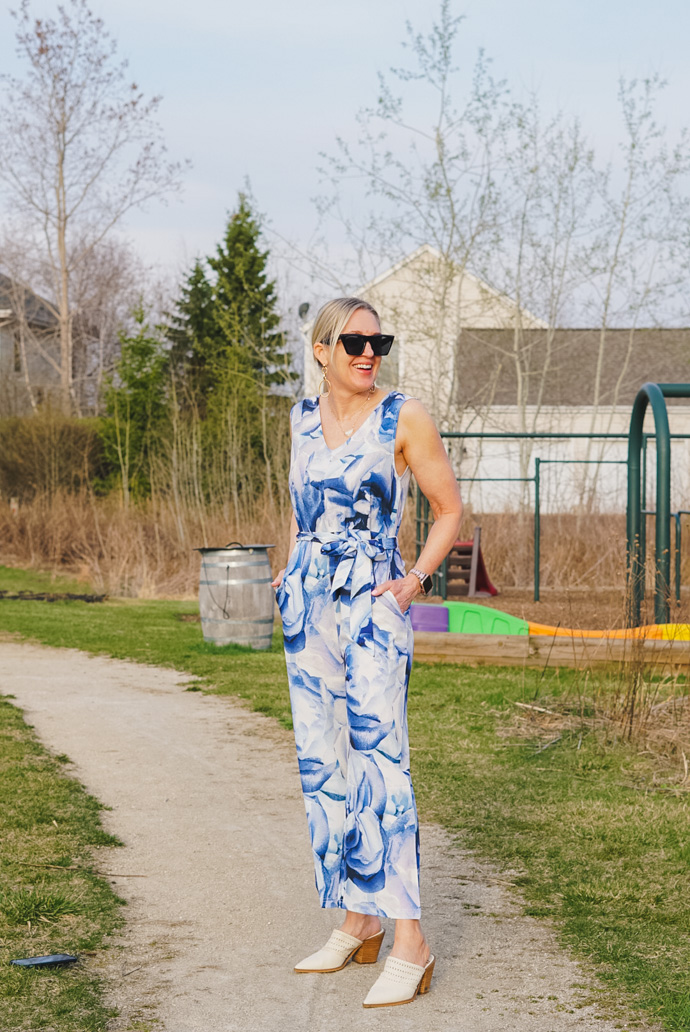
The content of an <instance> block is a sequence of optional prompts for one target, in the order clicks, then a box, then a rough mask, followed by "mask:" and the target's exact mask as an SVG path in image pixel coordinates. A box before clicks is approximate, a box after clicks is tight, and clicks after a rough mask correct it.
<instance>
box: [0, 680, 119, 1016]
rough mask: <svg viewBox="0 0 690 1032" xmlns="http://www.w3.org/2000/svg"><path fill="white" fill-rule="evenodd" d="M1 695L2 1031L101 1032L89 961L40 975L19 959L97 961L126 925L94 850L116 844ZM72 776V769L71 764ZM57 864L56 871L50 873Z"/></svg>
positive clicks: (61, 760) (90, 803)
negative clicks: (111, 935)
mask: <svg viewBox="0 0 690 1032" xmlns="http://www.w3.org/2000/svg"><path fill="white" fill-rule="evenodd" d="M68 762H69V761H68V760H67V757H53V756H50V755H49V754H48V753H46V751H45V749H43V748H42V746H41V745H40V744H39V743H38V742H37V741H36V739H35V737H34V734H33V732H32V730H31V728H29V727H27V725H26V724H25V723H24V721H23V720H22V717H21V714H20V713H19V711H18V710H17V709H16V708H15V707H14V706H12V705H11V704H10V703H9V702H8V701H7V699H6V698H4V697H0V814H2V816H1V818H0V841H1V843H2V845H1V846H0V1027H1V1028H2V1029H3V1032H13V1030H15V1029H17V1030H18V1029H28V1028H31V1029H36V1030H38V1029H41V1030H44V1029H60V1030H61V1032H91V1030H97V1029H103V1028H105V1023H106V1021H107V1018H108V1015H109V1013H110V1012H109V1011H107V1010H106V1009H105V1008H104V1006H103V1003H102V997H101V989H100V985H99V982H98V979H96V978H94V977H93V976H92V975H90V974H89V972H88V969H87V968H86V967H85V966H84V965H83V964H81V963H78V964H76V965H74V966H73V967H70V968H69V969H57V968H54V969H51V970H45V971H32V970H27V969H21V968H17V967H13V966H10V965H9V961H10V960H11V959H13V958H17V957H35V956H44V955H46V954H49V953H75V954H79V955H82V956H83V955H84V954H85V953H86V954H88V953H89V952H91V951H94V950H96V949H98V948H99V946H100V945H101V943H102V941H103V937H104V935H106V934H107V933H108V932H110V931H112V930H113V928H115V927H117V925H118V924H120V923H121V922H122V918H121V916H120V906H119V900H118V899H117V897H116V896H115V895H114V894H113V892H112V890H111V888H110V886H109V884H108V883H107V881H105V880H104V879H103V878H101V877H99V876H98V875H97V874H95V873H94V870H93V853H92V850H93V847H94V846H100V845H116V844H117V842H116V840H114V839H113V838H112V837H111V836H110V835H107V834H106V833H105V832H104V831H103V829H102V827H101V824H100V817H99V811H100V809H101V807H100V804H99V803H98V801H97V800H96V799H94V798H92V797H91V796H89V795H88V794H87V793H86V792H85V791H84V789H83V788H82V787H81V786H80V785H79V784H78V782H77V781H75V780H74V779H73V778H70V777H69V776H67V774H66V773H65V768H66V767H67V765H68ZM67 769H68V767H67ZM50 865H52V866H50Z"/></svg>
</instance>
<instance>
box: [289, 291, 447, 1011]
mask: <svg viewBox="0 0 690 1032" xmlns="http://www.w3.org/2000/svg"><path fill="white" fill-rule="evenodd" d="M393 339H394V338H393V337H392V336H390V335H387V334H383V333H382V332H381V326H380V321H379V317H378V314H377V313H376V311H375V309H374V308H372V306H371V305H370V304H368V303H367V302H366V301H362V300H361V299H359V298H354V297H346V298H338V299H336V300H334V301H330V302H328V304H326V305H324V307H323V308H322V309H321V311H320V312H319V314H318V315H317V317H316V320H315V322H314V328H313V334H312V341H313V349H314V357H315V358H316V361H317V362H318V363H319V365H320V366H321V370H322V381H321V386H320V391H319V396H318V397H317V398H307V399H305V400H304V401H302V402H300V403H299V404H297V405H295V406H294V408H293V409H292V412H291V415H290V420H291V428H292V458H291V467H290V493H291V499H292V504H293V510H294V511H293V516H292V522H291V536H290V553H289V559H288V564H287V566H286V568H285V569H284V570H282V571H281V572H280V573H279V574H278V576H277V577H276V579H275V581H274V582H273V586H274V587H275V588H276V589H277V592H276V597H277V601H278V606H279V608H280V612H281V616H282V620H283V633H284V638H285V651H286V657H287V671H288V679H289V684H290V699H291V705H292V713H293V721H294V727H295V738H296V744H297V756H298V760H299V768H300V776H301V779H302V789H303V792H304V801H305V806H306V810H307V819H308V824H309V832H310V835H311V843H312V851H313V856H314V865H315V870H316V885H317V889H318V893H319V898H320V901H321V906H322V907H337V908H339V909H341V910H344V911H345V920H344V922H343V924H342V925H341V927H340V928H338V929H336V930H334V931H333V934H332V935H331V938H330V939H329V941H328V943H327V944H326V946H324V947H323V948H322V949H320V950H318V951H317V952H316V953H314V954H312V955H311V956H309V957H307V958H306V959H305V960H303V961H301V962H300V963H299V964H297V966H296V967H295V971H296V972H298V973H307V972H322V973H326V972H328V973H331V972H334V971H339V970H341V969H342V968H343V967H345V965H346V964H347V963H348V962H349V961H350V960H355V961H356V962H358V963H360V964H366V963H375V962H376V960H377V959H378V953H379V949H380V947H381V943H382V941H383V936H384V931H383V928H382V925H381V918H392V919H394V920H395V941H394V944H393V948H392V950H391V952H390V955H389V957H388V959H387V960H386V964H385V967H384V970H383V972H382V974H381V975H380V977H379V979H378V980H377V982H376V983H375V984H374V985H373V986H372V989H371V991H370V992H369V995H368V996H367V998H366V1000H365V1001H364V1006H365V1007H385V1006H392V1005H395V1004H400V1003H409V1002H411V1001H412V1000H413V999H414V998H415V996H416V995H417V993H425V992H427V991H428V989H429V986H430V983H431V976H432V973H433V968H434V957H433V956H432V954H431V952H430V950H429V946H428V944H427V941H426V939H425V937H424V934H423V932H422V929H421V925H420V915H421V909H420V907H421V902H420V891H419V833H418V822H417V810H416V806H415V799H414V792H413V790H412V782H411V779H410V764H409V745H408V737H407V685H408V678H409V674H410V668H411V664H412V644H413V640H412V629H411V625H410V618H409V614H408V610H409V606H410V603H411V602H412V601H413V599H414V598H416V596H417V595H419V594H420V592H428V590H429V588H430V587H431V576H430V575H431V574H432V573H433V572H434V571H435V570H436V568H437V567H438V566H439V564H440V563H441V562H442V561H443V559H444V558H445V556H446V555H447V554H448V552H449V550H450V548H451V547H452V545H453V543H454V541H455V540H456V538H457V533H458V529H459V526H460V516H461V512H462V503H461V501H460V494H459V491H458V485H457V482H456V479H455V476H454V474H453V471H452V469H451V467H450V463H449V461H448V457H447V455H446V452H445V449H444V447H443V444H442V442H441V439H440V437H439V435H438V432H437V430H436V427H435V426H434V423H433V421H432V420H431V418H430V416H429V415H428V413H427V412H426V410H425V409H424V408H423V406H422V405H421V404H420V403H419V402H418V401H415V400H414V399H412V398H408V397H406V396H405V395H404V394H401V393H400V392H399V391H384V390H382V389H381V388H379V387H377V386H376V375H377V373H378V371H379V367H380V364H381V360H382V357H383V356H384V355H387V354H388V352H389V351H390V348H391V346H392V344H393ZM410 474H413V475H414V476H415V478H416V480H417V483H418V485H419V488H420V489H421V490H422V491H423V492H424V494H425V495H426V497H427V498H428V499H429V502H430V504H431V507H432V510H433V513H434V516H435V522H434V525H433V527H432V529H431V532H430V534H429V537H428V539H427V542H426V544H425V546H424V548H423V550H422V552H421V554H420V555H419V558H418V560H417V564H416V566H415V568H414V569H413V570H411V571H410V572H409V573H407V574H406V572H405V567H404V565H403V562H402V559H401V557H400V552H399V551H398V543H397V533H398V528H399V526H400V520H401V518H402V514H403V508H404V505H405V498H406V496H407V492H408V484H409V479H410Z"/></svg>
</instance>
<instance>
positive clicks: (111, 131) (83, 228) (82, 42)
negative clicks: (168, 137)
mask: <svg viewBox="0 0 690 1032" xmlns="http://www.w3.org/2000/svg"><path fill="white" fill-rule="evenodd" d="M13 16H14V18H15V19H16V22H17V32H16V40H17V50H18V54H19V56H20V58H22V60H23V61H24V62H25V63H26V65H27V69H26V74H25V76H24V78H21V79H20V78H16V77H13V76H4V77H3V83H4V86H5V98H4V104H3V106H2V107H1V108H0V133H1V134H2V139H3V146H2V148H1V149H0V181H2V183H4V186H5V190H6V194H7V197H8V199H9V200H10V203H11V205H12V209H13V211H14V213H15V218H16V223H17V224H18V225H19V226H21V229H22V233H23V235H24V239H25V240H26V241H27V244H28V246H32V247H36V248H38V249H39V250H38V253H39V254H40V256H41V259H42V262H43V263H44V265H45V267H46V268H47V270H48V278H49V281H50V298H49V301H50V304H51V306H52V308H53V311H54V315H55V318H56V321H57V326H58V333H59V350H58V352H57V355H56V357H55V358H54V362H55V364H56V367H57V370H58V372H59V377H60V388H61V392H60V393H61V402H62V406H63V409H64V410H65V411H68V410H70V409H72V408H74V407H76V404H77V398H76V396H75V391H74V344H75V325H76V323H77V320H78V319H79V318H80V315H81V313H80V311H79V307H78V299H77V298H76V295H75V288H74V284H75V280H76V279H77V278H78V277H79V275H80V274H82V271H83V269H84V268H85V267H86V265H87V264H88V262H89V260H90V259H92V256H93V254H94V251H95V249H96V248H98V247H99V245H101V244H102V243H103V242H104V241H105V240H106V238H107V237H108V234H109V233H110V232H111V231H112V230H113V228H114V227H115V226H117V225H118V223H120V222H121V221H122V219H123V218H124V216H125V215H126V214H127V213H128V212H130V211H131V210H132V209H134V208H140V207H141V206H142V205H145V204H146V202H147V201H150V200H151V199H152V198H158V199H163V198H165V197H166V196H167V195H169V194H170V193H171V192H174V191H176V190H178V189H179V188H180V174H181V171H182V166H181V165H180V164H179V163H177V162H171V161H169V160H168V159H167V157H166V150H165V146H164V145H163V142H162V139H161V132H160V128H159V125H158V123H157V121H156V118H155V116H156V112H157V109H158V107H159V104H160V99H161V98H160V97H153V98H150V99H146V98H145V96H144V94H143V93H142V91H141V90H140V89H139V87H138V86H137V85H136V83H133V82H131V80H129V79H128V76H127V62H126V61H119V60H118V59H117V56H116V43H115V41H114V40H113V38H112V36H111V35H110V34H109V33H108V31H107V30H106V28H105V26H104V24H103V22H102V20H101V19H100V18H97V17H96V16H95V15H94V14H93V13H92V12H91V10H90V9H89V8H88V6H87V4H86V2H85V0H68V3H67V4H65V5H61V6H59V7H58V9H57V16H56V18H54V19H52V18H50V19H41V18H35V17H34V16H33V15H32V13H31V10H30V3H29V0H23V2H22V4H21V6H20V8H19V10H18V11H14V12H13Z"/></svg>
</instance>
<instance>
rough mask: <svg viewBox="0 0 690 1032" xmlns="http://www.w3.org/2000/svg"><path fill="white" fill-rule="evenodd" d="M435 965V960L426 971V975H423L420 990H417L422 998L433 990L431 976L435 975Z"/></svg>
mask: <svg viewBox="0 0 690 1032" xmlns="http://www.w3.org/2000/svg"><path fill="white" fill-rule="evenodd" d="M435 963H436V960H435V959H434V960H432V962H431V964H429V966H428V967H427V968H425V969H424V974H423V975H422V980H421V982H420V983H419V989H418V990H417V992H418V993H419V995H420V996H422V995H423V994H424V993H428V992H429V990H430V989H431V976H432V975H433V973H434V964H435Z"/></svg>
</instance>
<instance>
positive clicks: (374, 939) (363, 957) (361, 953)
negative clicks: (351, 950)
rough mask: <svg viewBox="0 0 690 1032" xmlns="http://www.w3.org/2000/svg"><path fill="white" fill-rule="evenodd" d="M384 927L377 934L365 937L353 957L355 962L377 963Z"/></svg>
mask: <svg viewBox="0 0 690 1032" xmlns="http://www.w3.org/2000/svg"><path fill="white" fill-rule="evenodd" d="M383 934H384V933H383V928H382V929H381V931H380V932H377V933H376V935H370V936H369V938H368V939H365V940H364V942H363V943H362V945H361V946H360V947H359V949H358V950H357V952H356V953H355V955H354V957H353V958H352V959H353V960H354V962H355V964H375V963H376V961H377V960H378V959H379V951H380V949H381V943H382V942H383Z"/></svg>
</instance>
